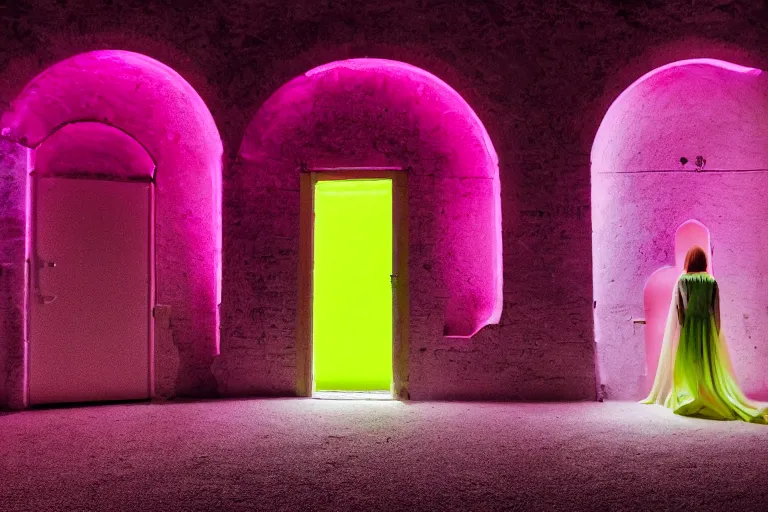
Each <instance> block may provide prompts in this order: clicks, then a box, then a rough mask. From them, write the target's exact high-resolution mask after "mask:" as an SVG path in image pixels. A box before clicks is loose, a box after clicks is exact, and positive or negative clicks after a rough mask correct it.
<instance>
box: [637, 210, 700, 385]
mask: <svg viewBox="0 0 768 512" xmlns="http://www.w3.org/2000/svg"><path fill="white" fill-rule="evenodd" d="M691 247H701V248H703V249H704V251H705V253H706V255H707V263H708V265H709V267H708V268H707V271H708V272H710V273H712V274H714V272H713V265H712V243H711V240H710V235H709V230H708V229H707V227H706V226H705V225H704V224H702V223H701V222H699V221H696V220H689V221H687V222H685V223H683V224H682V225H681V226H680V227H679V228H677V231H675V241H674V248H675V251H674V265H665V266H664V267H662V268H660V269H658V270H656V271H655V272H654V273H653V274H651V275H650V277H649V278H648V281H647V282H646V283H645V288H644V289H643V308H644V310H645V319H644V320H645V324H644V325H645V377H646V378H645V385H644V387H643V389H642V393H643V394H646V395H647V394H648V393H649V392H650V390H651V387H652V386H653V381H654V378H655V376H656V368H657V367H658V364H659V355H660V354H661V342H662V340H663V338H664V329H665V328H666V324H667V316H668V313H669V307H670V302H671V301H672V292H673V290H674V288H675V285H676V284H677V279H678V278H679V277H680V274H682V273H683V270H684V269H683V264H684V263H685V255H686V253H687V252H688V250H689V249H690V248H691Z"/></svg>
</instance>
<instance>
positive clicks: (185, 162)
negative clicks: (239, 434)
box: [0, 50, 222, 405]
mask: <svg viewBox="0 0 768 512" xmlns="http://www.w3.org/2000/svg"><path fill="white" fill-rule="evenodd" d="M0 127H1V129H2V138H3V141H4V142H3V144H4V149H5V153H6V155H10V154H13V155H15V156H16V158H14V159H13V161H12V162H11V161H10V160H8V165H7V167H9V169H8V170H9V172H13V173H14V174H15V175H16V179H18V180H23V181H27V180H28V178H27V174H28V173H29V172H31V171H33V170H34V169H35V168H42V167H45V168H46V172H50V173H54V174H70V175H71V174H72V173H73V172H74V173H77V174H79V175H81V177H90V178H101V179H104V178H106V179H115V178H119V179H127V180H131V179H133V178H142V179H145V178H146V179H149V180H150V181H151V182H152V183H153V188H154V195H155V206H156V207H155V210H154V215H155V223H154V230H155V232H154V235H155V236H154V244H155V259H154V265H153V267H154V271H155V274H156V296H155V297H154V298H153V299H152V301H153V304H158V305H161V306H162V308H161V309H162V314H163V315H164V316H163V318H164V319H165V324H166V327H167V324H168V317H167V315H168V314H170V325H171V331H172V332H168V333H163V335H162V336H163V338H164V339H167V340H171V339H172V340H173V341H172V343H173V344H174V345H175V349H177V350H178V355H176V356H175V358H176V359H177V361H176V363H172V362H171V363H168V364H167V365H166V364H165V363H164V357H165V355H167V354H165V355H164V354H158V353H156V354H155V379H156V382H157V383H158V385H162V386H163V389H164V391H163V394H173V393H176V392H178V393H181V394H187V393H204V392H206V391H208V392H212V391H214V390H215V384H214V383H213V377H212V375H211V373H210V364H211V361H212V359H213V356H214V355H215V354H216V353H217V352H218V328H217V327H218V303H219V302H220V281H221V279H220V275H221V269H220V266H221V263H220V260H221V258H220V252H221V249H220V248H221V215H220V212H221V206H220V190H221V157H222V143H221V139H220V137H219V134H218V130H217V128H216V124H215V122H214V120H213V117H212V116H211V113H210V112H209V110H208V108H207V107H206V105H205V103H204V102H203V100H202V99H201V98H200V96H199V95H198V94H197V92H196V91H195V90H194V89H193V88H192V87H191V86H190V85H189V84H188V83H187V82H186V81H185V80H184V78H182V77H181V76H180V75H179V74H178V73H176V72H175V71H173V70H172V69H171V68H169V67H167V66H165V65H164V64H161V63H160V62H158V61H156V60H154V59H152V58H150V57H147V56H144V55H141V54H137V53H132V52H127V51H119V50H104V51H94V52H89V53H85V54H80V55H77V56H74V57H71V58H69V59H66V60H64V61H62V62H59V63H57V64H54V65H53V66H51V67H49V68H48V69H46V70H45V71H43V72H42V73H41V74H39V75H38V76H37V77H35V78H34V79H33V80H32V81H31V82H30V83H28V84H27V85H26V87H25V88H24V89H23V90H22V92H21V94H20V95H19V96H18V97H17V98H16V99H15V101H14V102H13V103H12V105H11V107H10V108H9V109H8V110H7V111H6V112H5V113H4V114H3V116H2V120H1V121H0ZM25 148H27V149H25ZM24 155H26V157H25V156H24ZM10 163H14V165H15V167H14V169H10ZM150 169H151V174H150V175H149V176H145V175H146V174H147V173H148V172H150ZM27 196H29V193H27ZM16 200H17V201H18V197H17V199H16ZM27 201H29V197H27ZM21 209H22V210H23V211H26V212H27V215H28V216H29V204H28V203H27V204H26V205H24V206H22V207H21ZM30 224H31V221H30V220H29V219H27V236H26V238H27V239H28V238H29V229H31V226H30ZM8 243H12V244H15V245H14V247H15V246H16V245H18V244H19V240H18V239H16V240H13V241H9V242H8ZM13 252H14V254H15V257H18V254H19V251H18V250H17V249H14V250H13ZM14 293H15V294H23V293H24V292H23V290H14ZM14 301H15V302H18V301H17V300H16V299H14ZM22 339H23V338H22V334H21V333H18V337H17V338H15V339H11V340H8V342H7V343H8V346H7V347H6V349H7V353H8V354H10V355H9V356H8V359H9V361H10V363H9V364H10V366H12V367H13V369H12V370H11V372H10V373H12V374H14V375H15V377H13V380H14V382H13V383H12V387H13V388H14V391H13V393H11V394H12V395H13V396H12V397H11V396H10V394H9V398H8V401H9V402H13V403H14V404H16V405H18V404H19V403H20V402H21V401H23V400H21V399H20V398H19V396H20V395H21V394H23V390H24V388H25V386H26V382H25V381H24V379H25V377H24V372H23V371H19V370H18V368H23V367H25V365H26V364H27V363H26V360H25V358H26V352H25V350H23V349H21V350H20V349H19V347H23V343H22V341H21V340H22ZM169 342H170V341H169ZM179 364H180V365H181V369H178V365H179Z"/></svg>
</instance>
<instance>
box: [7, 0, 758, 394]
mask: <svg viewBox="0 0 768 512" xmlns="http://www.w3.org/2000/svg"><path fill="white" fill-rule="evenodd" d="M188 4H189V2H180V1H179V2H175V1H165V2H159V1H152V0H150V1H138V0H136V1H133V2H123V1H117V0H116V1H114V2H112V3H104V4H102V5H100V6H99V8H98V9H96V8H94V7H93V4H92V3H91V2H87V1H85V0H68V1H67V2H54V1H53V0H19V1H16V2H12V3H11V4H10V5H9V6H8V7H7V8H6V9H5V10H4V13H3V17H2V19H1V20H0V39H2V44H1V45H0V103H2V105H3V106H7V105H8V104H9V102H10V101H11V100H12V99H13V98H14V97H16V96H17V95H18V93H19V92H20V90H21V88H22V87H23V86H24V85H25V84H26V83H27V82H29V81H30V80H31V79H32V78H33V76H34V75H36V74H37V73H38V72H40V71H42V70H43V69H45V68H46V67H48V66H50V65H51V64H53V63H54V62H56V61H58V60H61V59H64V58H67V57H70V56H72V55H74V54H77V53H80V52H83V51H87V50H94V49H104V48H111V49H124V50H132V51H136V52H140V53H143V54H145V55H148V56H150V57H152V58H155V59H157V60H159V61H161V62H163V63H165V64H167V65H169V66H170V67H172V68H173V69H174V70H176V71H177V72H179V73H180V74H181V75H182V76H183V77H184V78H185V79H186V80H187V81H188V82H189V83H190V84H191V85H192V87H194V88H195V90H196V91H197V92H198V93H199V94H200V95H201V97H202V98H203V100H204V101H205V102H206V103H207V105H208V106H209V108H210V110H211V112H212V114H213V117H214V119H215V120H216V123H217V125H218V128H219V131H220V133H221V136H222V141H223V143H224V148H225V165H224V181H225V196H224V222H225V223H226V222H235V221H236V220H237V219H238V218H240V217H241V213H242V212H241V211H240V206H239V205H240V203H239V200H238V195H237V193H236V191H233V190H232V189H227V188H226V183H227V182H228V180H231V178H232V176H233V175H234V174H235V173H237V172H240V171H241V167H239V166H238V165H237V162H236V161H235V160H236V155H237V152H238V149H239V147H240V143H241V141H242V139H243V135H244V133H245V129H246V126H247V124H248V123H249V122H250V121H251V119H252V118H253V116H254V114H255V113H256V112H257V110H258V109H259V107H260V106H261V105H262V104H263V103H264V101H266V99H267V98H269V97H270V96H271V95H272V94H273V93H274V92H275V91H276V90H278V89H279V87H280V86H282V85H283V84H285V83H286V82H288V81H289V80H291V79H292V78H294V77H296V76H298V75H300V74H302V73H304V72H305V71H307V70H309V69H312V68H314V67H316V66H318V65H321V64H325V63H327V62H331V61H335V60H342V59H346V58H351V57H380V58H389V59H394V60H402V61H404V62H407V63H410V64H412V65H415V66H418V67H421V68H423V69H425V70H427V71H429V72H430V73H433V74H435V75H436V76H438V77H439V78H441V79H443V80H445V81H446V82H447V83H448V84H449V85H450V86H451V87H453V88H454V89H455V90H456V91H458V92H459V93H460V94H461V95H462V96H463V97H464V98H465V99H466V100H467V102H468V103H469V104H470V105H471V106H472V108H473V109H474V110H475V112H477V114H478V116H479V118H480V119H481V120H482V121H483V123H484V125H485V126H486V128H487V129H488V132H489V133H490V136H491V139H492V141H493V144H494V146H495V148H496V151H497V153H498V155H499V162H500V173H501V174H500V177H501V193H502V213H503V240H504V247H503V249H504V250H503V253H504V311H503V315H502V320H501V324H500V325H499V326H498V327H494V328H489V329H485V330H483V331H481V332H480V333H479V334H478V335H477V336H475V337H474V338H472V339H471V340H468V341H462V342H457V341H456V340H444V339H434V340H432V341H431V342H430V344H429V345H427V346H421V345H418V344H416V343H412V344H411V363H412V364H411V366H412V368H419V367H424V368H426V367H429V368H432V369H433V371H430V372H429V373H428V374H426V373H421V374H418V373H415V372H412V373H411V392H412V393H416V394H418V396H421V397H426V398H510V399H591V398H594V390H595V372H594V366H595V365H594V362H595V350H594V333H593V309H592V301H593V291H592V251H591V238H592V232H591V222H590V217H591V215H590V148H591V146H592V142H593V140H594V137H595V134H596V132H597V128H598V126H599V124H600V121H601V119H602V117H603V116H604V115H605V113H606V111H607V110H608V107H609V106H610V105H611V103H612V102H613V100H614V99H615V98H616V97H617V96H618V95H619V93H620V92H621V91H622V90H623V89H624V88H626V87H627V86H629V85H630V84H631V83H632V82H633V81H634V80H636V79H637V78H639V77H640V76H642V75H643V74H644V73H646V72H648V71H650V70H652V69H653V68H655V67H657V66H661V65H663V64H667V63H669V62H672V61H674V60H678V59H684V58H692V57H713V58H721V59H724V60H729V61H732V62H736V63H739V64H744V65H752V66H755V67H760V68H768V65H766V64H767V63H766V61H765V59H763V57H762V55H761V52H762V51H764V48H765V33H766V32H765V31H766V28H767V25H768V12H766V10H765V8H764V7H763V5H762V4H761V3H760V2H751V1H739V0H729V1H723V0H702V1H699V2H682V1H681V2H661V1H647V2H619V1H608V0H592V1H588V0H584V1H570V0H558V1H556V0H551V1H545V2H538V1H536V2H534V1H529V2H526V1H519V2H507V1H503V2H502V1H498V2H493V1H488V2H474V1H473V2H469V1H467V2H462V1H454V0H450V1H448V0H446V1H438V0H414V1H394V0H380V1H377V2H359V1H356V0H345V1H338V2H324V1H321V2H317V1H283V0H263V1H250V0H249V1H246V0H233V1H229V2H204V3H202V2H201V3H200V4H199V5H196V6H191V7H190V6H189V5H188ZM670 143H672V142H671V141H670ZM285 200H286V199H285V196H284V195H280V194H276V195H275V196H273V197H272V198H271V199H270V201H272V202H271V203H270V205H268V206H269V207H273V206H272V205H274V204H277V205H278V206H279V204H280V202H281V201H285ZM275 207H277V206H275ZM3 215H4V214H3ZM283 244H284V245H285V246H287V247H284V246H282V245H280V246H278V247H275V248H274V251H273V252H272V253H271V255H272V256H271V257H270V258H271V259H269V258H268V259H266V260H264V261H260V262H258V264H254V266H253V272H254V273H255V276H254V279H262V280H263V281H264V282H265V283H266V286H267V287H268V286H269V283H271V282H272V281H274V280H279V279H280V278H281V277H280V275H279V274H276V273H274V272H273V271H272V268H273V266H272V265H274V262H273V261H272V260H278V259H279V258H281V257H282V256H281V254H283V252H284V251H286V250H290V247H291V244H293V242H292V241H290V240H285V241H283ZM232 247H233V249H232V250H231V251H230V252H228V253H226V254H225V255H224V265H225V266H226V265H227V263H228V261H230V259H233V258H241V257H242V256H243V254H247V253H249V252H250V248H249V247H248V246H242V247H240V248H238V246H237V244H233V246H232ZM225 293H226V292H225ZM264 300H265V301H266V302H267V304H266V305H265V307H264V308H263V309H260V310H252V311H244V312H243V313H242V314H243V315H244V317H243V318H244V320H243V321H245V322H257V321H268V319H269V314H270V308H271V307H272V305H273V304H275V303H278V304H279V303H281V302H282V301H293V300H295V298H293V297H267V296H265V299H264ZM260 315H262V316H264V320H261V317H260ZM286 321H288V320H286ZM281 322H282V320H281ZM422 349H424V350H422ZM243 350H247V351H250V352H251V353H252V354H253V357H254V358H257V357H259V355H260V354H262V353H261V352H260V350H261V349H260V347H259V346H257V345H256V346H254V345H247V346H245V347H243ZM262 360H263V364H262V365H261V366H260V367H259V371H260V372H263V374H262V377H260V378H261V379H262V381H263V382H264V386H265V387H266V386H269V385H270V384H271V382H273V381H272V377H271V372H272V371H277V370H276V369H277V368H279V367H280V365H283V364H286V362H285V359H284V358H281V357H273V356H268V355H267V354H263V359H262ZM278 373H283V370H280V371H279V372H278ZM230 378H232V379H236V378H238V377H237V376H236V375H235V376H231V377H230ZM219 385H220V386H221V385H222V383H221V382H219Z"/></svg>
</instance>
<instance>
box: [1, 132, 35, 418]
mask: <svg viewBox="0 0 768 512" xmlns="http://www.w3.org/2000/svg"><path fill="white" fill-rule="evenodd" d="M28 156H29V151H28V150H27V148H25V147H23V146H20V145H18V144H15V143H13V142H10V141H8V140H6V139H4V138H1V137H0V169H2V170H3V171H6V170H7V171H8V172H3V173H2V174H0V409H2V408H4V407H6V406H8V407H13V408H17V409H18V408H20V407H23V406H24V405H25V403H24V396H25V394H24V382H25V378H24V376H25V365H24V332H23V328H24V284H25V277H24V275H25V269H24V252H25V238H26V211H25V208H24V204H25V202H26V191H27V183H26V180H25V177H26V168H27V160H28Z"/></svg>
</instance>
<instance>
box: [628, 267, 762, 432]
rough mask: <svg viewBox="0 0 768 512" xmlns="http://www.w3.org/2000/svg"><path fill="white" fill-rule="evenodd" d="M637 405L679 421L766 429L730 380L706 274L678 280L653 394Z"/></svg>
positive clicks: (755, 407) (715, 298) (716, 300)
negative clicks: (660, 409)
mask: <svg viewBox="0 0 768 512" xmlns="http://www.w3.org/2000/svg"><path fill="white" fill-rule="evenodd" d="M642 403H646V404H654V403H655V404H663V405H664V406H665V407H667V408H669V409H672V411H673V412H674V413H675V414H680V415H683V416H696V417H700V418H709V419H717V420H743V421H749V422H753V423H768V408H766V407H764V406H762V405H759V404H754V403H751V402H750V401H749V399H747V398H746V397H745V396H744V394H743V393H742V391H741V389H740V388H739V385H738V383H737V382H736V378H735V377H734V373H733V367H732V365H731V359H730V356H729V354H728V348H727V346H726V343H725V336H724V335H723V331H722V329H721V328H720V292H719V288H718V285H717V281H716V280H715V278H714V277H712V276H711V275H710V274H708V273H705V272H699V273H690V274H683V275H682V276H680V279H678V281H677V285H676V286H675V290H674V296H673V297H672V303H671V306H670V310H669V317H668V318H667V327H666V330H665V333H664V341H663V343H662V348H661V357H660V358H659V366H658V369H657V371H656V378H655V380H654V383H653V389H652V390H651V393H650V395H648V398H646V399H645V400H643V401H642Z"/></svg>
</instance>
